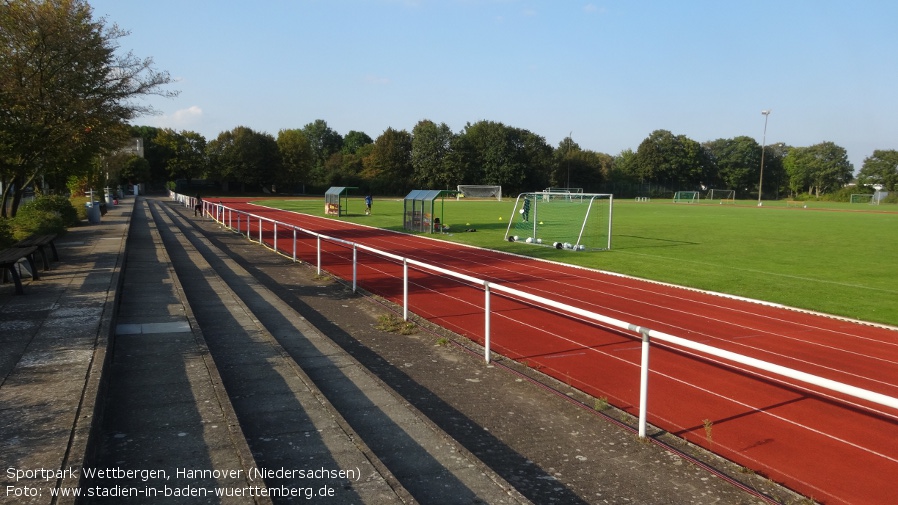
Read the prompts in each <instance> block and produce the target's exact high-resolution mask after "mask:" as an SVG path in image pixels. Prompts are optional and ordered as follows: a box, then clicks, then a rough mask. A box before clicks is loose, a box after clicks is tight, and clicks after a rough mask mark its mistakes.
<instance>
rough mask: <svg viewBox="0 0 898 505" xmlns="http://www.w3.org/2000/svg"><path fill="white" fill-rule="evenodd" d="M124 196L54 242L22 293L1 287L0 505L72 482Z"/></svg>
mask: <svg viewBox="0 0 898 505" xmlns="http://www.w3.org/2000/svg"><path fill="white" fill-rule="evenodd" d="M133 202H134V201H133V200H129V201H126V202H124V204H123V205H120V206H118V207H116V208H114V209H111V210H110V212H109V213H107V215H106V216H104V217H103V219H102V221H101V223H99V224H95V225H90V226H87V225H86V226H82V227H78V228H73V229H72V230H71V231H69V232H67V233H66V234H65V235H63V236H62V237H60V238H58V239H57V241H56V246H57V249H58V251H59V258H60V261H59V262H58V263H53V264H52V265H51V270H50V271H48V272H41V275H40V280H38V281H33V282H29V281H28V280H27V277H26V278H25V280H24V283H25V294H24V295H14V294H13V293H14V290H13V285H12V284H3V285H0V380H2V382H0V434H2V435H0V460H2V461H0V463H2V465H3V470H4V471H3V474H2V476H0V486H2V487H0V503H50V502H51V501H52V500H53V498H52V496H51V494H52V492H53V490H56V489H61V488H74V487H76V486H77V485H78V480H79V477H80V469H81V462H82V459H83V456H84V454H85V453H86V452H87V450H88V447H87V442H88V436H89V433H90V430H91V426H92V416H93V413H94V407H95V404H96V402H97V397H98V391H99V390H100V378H101V371H102V369H103V367H104V365H105V363H106V349H107V343H108V342H109V338H110V335H111V331H112V328H111V324H112V320H113V313H114V311H115V301H116V296H117V291H118V290H119V289H120V287H121V280H122V266H123V260H124V252H125V243H126V239H127V234H128V226H129V221H130V217H131V213H130V207H131V205H132V204H133ZM8 469H12V476H11V475H10V473H11V472H10V470H8ZM70 502H71V500H59V501H58V502H57V503H70Z"/></svg>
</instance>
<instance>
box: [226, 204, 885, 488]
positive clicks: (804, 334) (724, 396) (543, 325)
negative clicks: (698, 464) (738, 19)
mask: <svg viewBox="0 0 898 505" xmlns="http://www.w3.org/2000/svg"><path fill="white" fill-rule="evenodd" d="M223 203H224V204H225V205H227V206H228V207H231V208H234V209H237V210H241V211H245V212H249V213H252V214H255V215H257V216H262V217H265V218H268V219H273V220H277V221H280V222H283V223H289V224H293V225H296V226H299V227H302V228H304V229H307V230H311V231H314V232H316V233H321V234H325V235H329V236H333V237H338V238H341V239H344V240H348V241H351V242H355V243H359V244H364V245H367V246H370V247H373V248H376V249H379V250H382V251H386V252H391V253H393V254H396V255H400V256H404V257H408V258H413V259H417V260H419V261H422V262H425V263H429V264H432V265H436V266H440V267H443V268H446V269H450V270H454V271H456V272H459V273H464V274H467V275H470V276H473V277H477V278H480V279H484V280H488V281H490V282H499V283H502V284H504V285H507V286H509V287H514V288H517V289H520V290H522V291H526V292H529V293H532V294H535V295H540V296H543V297H546V298H550V299H553V300H557V301H559V302H563V303H566V304H569V305H574V306H576V307H580V308H583V309H585V310H589V311H592V312H596V313H599V314H603V315H606V316H610V317H613V318H616V319H620V320H624V321H627V322H629V323H633V324H637V325H640V326H645V327H648V328H652V329H653V330H659V331H663V332H666V333H669V334H672V335H676V336H679V337H683V338H687V339H690V340H693V341H696V342H701V343H705V344H708V345H711V346H713V347H717V348H720V349H725V350H729V351H732V352H736V353H739V354H742V355H746V356H750V357H753V358H757V359H760V360H764V361H767V362H770V363H775V364H778V365H782V366H785V367H789V368H793V369H797V370H801V371H804V372H807V373H810V374H814V375H818V376H821V377H825V378H828V379H832V380H835V381H839V382H843V383H846V384H850V385H853V386H857V387H860V388H864V389H868V390H871V391H875V392H878V393H881V394H884V395H888V396H892V397H898V331H895V330H893V329H888V328H883V327H878V326H875V325H864V324H859V323H855V322H851V321H845V320H842V319H837V318H830V317H826V316H822V315H816V314H809V313H805V312H801V311H796V310H791V309H786V308H781V307H776V306H771V305H766V304H762V303H756V302H752V301H747V300H739V299H733V298H729V297H725V296H720V295H715V294H710V293H705V292H699V291H695V290H688V289H684V288H678V287H674V286H668V285H663V284H658V283H653V282H649V281H643V280H639V279H633V278H628V277H623V276H617V275H613V274H608V273H603V272H599V271H595V270H588V269H582V268H577V267H569V266H566V265H561V264H556V263H550V262H545V261H540V260H535V259H530V258H525V257H520V256H515V255H509V254H504V253H499V252H495V251H489V250H484V249H479V248H472V247H466V246H463V245H458V244H453V243H449V242H444V241H439V240H432V239H429V238H425V237H420V236H414V235H407V234H401V233H394V232H390V231H386V230H381V229H375V228H369V227H364V226H359V225H354V224H351V223H345V222H342V221H338V220H334V219H326V218H319V217H315V216H309V215H306V214H295V213H291V212H285V211H280V210H275V209H268V208H264V207H258V206H255V205H252V204H250V203H247V202H246V201H245V200H236V199H227V200H223ZM225 219H226V220H227V219H228V216H227V215H225ZM230 219H232V221H231V225H232V226H236V217H235V216H231V218H230ZM258 226H259V222H258V220H256V221H254V222H252V224H251V236H252V239H253V240H256V241H257V240H258V236H259V231H258V230H259V228H258ZM241 229H242V231H243V233H246V221H245V219H244V220H243V221H242V224H241ZM262 233H263V239H264V241H265V242H266V243H267V244H268V245H269V247H270V246H272V244H273V238H274V235H273V227H272V226H271V224H270V223H267V222H266V223H264V225H263V232H262ZM297 237H298V239H297V245H296V248H297V255H298V257H299V259H302V260H303V261H306V262H309V263H312V264H315V262H316V244H317V242H316V240H315V239H314V238H313V237H310V236H306V235H304V234H302V233H299V234H298V236H297ZM522 247H528V246H524V245H522ZM278 249H279V250H280V252H282V253H284V254H287V255H288V256H289V255H292V253H293V231H292V230H290V229H280V230H279V231H278ZM322 249H323V253H322V268H323V269H325V270H327V271H328V272H331V273H333V274H335V275H338V276H340V277H343V278H345V279H351V276H352V252H351V250H350V249H348V248H346V247H345V246H341V245H337V244H334V243H331V242H328V241H322ZM358 263H359V266H358V271H357V280H358V284H359V286H360V287H362V288H364V289H366V290H368V291H370V292H373V293H376V294H378V295H380V296H383V297H385V298H387V299H389V300H391V301H393V302H396V303H402V266H401V265H400V264H398V263H396V262H394V261H389V260H386V259H384V258H383V257H381V256H376V255H373V254H371V253H368V252H364V251H362V250H360V251H359V252H358ZM409 277H410V281H409V305H410V310H411V311H412V312H414V313H415V314H418V315H419V316H421V317H425V318H427V319H428V320H430V321H432V322H434V323H436V324H439V325H441V326H443V327H446V328H448V329H451V330H453V331H455V332H457V333H459V334H461V335H464V336H466V337H468V338H470V339H471V340H473V341H475V342H478V343H480V344H482V343H483V334H484V314H483V310H484V309H483V304H484V294H483V289H482V288H481V287H472V286H470V285H466V284H463V283H461V282H459V281H456V280H453V279H451V278H448V277H445V276H438V275H433V274H431V273H427V272H421V271H417V270H415V269H413V268H410V269H409ZM491 300H492V304H491V314H492V315H491V343H492V349H493V350H494V351H496V352H499V353H501V354H502V355H504V356H506V357H508V358H511V359H514V360H518V361H520V362H522V363H525V364H528V365H529V366H531V367H534V368H536V369H539V370H540V371H541V372H543V373H546V374H549V375H551V376H553V377H555V378H556V379H558V380H561V381H563V382H566V383H568V384H570V385H572V386H574V387H577V388H578V389H581V390H582V391H584V392H586V393H589V394H591V395H593V396H595V397H597V398H602V397H604V398H607V399H608V401H609V402H610V403H611V404H613V405H615V406H616V407H619V408H621V409H624V410H626V411H628V412H630V413H631V414H633V415H638V408H637V407H638V402H639V363H640V353H641V351H640V341H639V339H638V338H637V337H635V336H634V335H630V334H626V333H624V332H620V331H617V330H614V329H609V328H604V327H601V326H599V325H596V324H595V323H591V322H586V321H583V320H580V319H577V318H574V317H571V316H568V315H562V314H559V313H556V312H553V311H552V310H548V309H541V308H536V307H533V306H531V305H528V304H525V303H522V302H520V301H517V300H514V299H510V298H507V297H501V296H496V295H495V294H494V295H493V296H492V298H491ZM647 410H648V420H649V422H650V423H651V424H653V425H655V426H657V427H659V428H661V429H663V430H666V431H669V432H671V433H674V434H676V435H678V436H680V437H683V438H685V439H687V440H689V441H690V442H692V443H695V444H697V445H700V446H703V447H705V448H708V449H710V450H712V451H714V452H715V453H717V454H720V455H721V456H723V457H726V458H728V459H730V460H732V461H735V462H737V463H739V464H741V465H743V466H745V467H748V468H751V469H752V470H754V471H755V472H758V473H760V474H763V475H766V476H767V477H769V478H771V479H773V480H774V481H777V482H780V483H782V484H784V485H786V486H788V487H790V488H792V489H794V490H796V491H798V492H800V493H802V494H804V495H806V496H809V497H812V498H814V499H815V500H818V501H821V502H824V503H855V504H887V503H894V502H895V493H894V491H893V484H894V481H895V479H896V478H898V411H896V410H894V409H890V408H888V407H883V406H881V405H877V404H873V403H870V402H866V401H863V400H857V399H853V398H849V397H846V396H845V395H842V394H839V393H834V392H829V391H825V390H822V389H820V388H816V387H813V386H808V385H806V384H803V383H798V382H796V381H791V380H788V379H784V378H781V377H778V376H775V375H772V374H767V373H757V372H756V371H749V370H747V369H744V368H742V367H740V366H736V365H732V364H728V363H724V362H723V361H722V360H718V359H716V358H711V357H708V356H701V355H697V354H696V353H693V352H691V351H686V350H682V349H677V348H674V347H672V346H667V345H665V344H663V343H657V341H656V342H655V343H653V345H652V351H651V374H650V377H649V399H648V409H647ZM707 422H710V423H711V424H710V433H709V432H708V431H707V430H706V426H707Z"/></svg>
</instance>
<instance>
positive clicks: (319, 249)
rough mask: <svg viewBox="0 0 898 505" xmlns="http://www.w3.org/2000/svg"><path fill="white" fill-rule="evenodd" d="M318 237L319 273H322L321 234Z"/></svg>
mask: <svg viewBox="0 0 898 505" xmlns="http://www.w3.org/2000/svg"><path fill="white" fill-rule="evenodd" d="M317 237H318V275H321V235H317Z"/></svg>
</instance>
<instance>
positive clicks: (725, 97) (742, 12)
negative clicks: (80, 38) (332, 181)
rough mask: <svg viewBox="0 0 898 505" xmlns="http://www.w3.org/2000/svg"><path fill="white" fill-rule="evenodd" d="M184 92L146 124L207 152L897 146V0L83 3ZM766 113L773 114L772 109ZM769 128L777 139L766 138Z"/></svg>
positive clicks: (858, 154)
mask: <svg viewBox="0 0 898 505" xmlns="http://www.w3.org/2000/svg"><path fill="white" fill-rule="evenodd" d="M88 3H89V4H90V5H91V6H92V7H93V8H94V17H95V18H104V19H105V21H106V23H107V24H108V25H112V24H115V25H118V27H119V28H122V29H124V30H127V31H128V32H129V34H128V35H127V36H125V37H122V38H121V39H119V40H118V41H117V42H118V45H119V46H120V51H121V52H127V51H131V52H132V53H133V54H134V55H135V56H137V57H140V58H152V59H153V62H154V67H155V68H156V69H157V70H164V71H167V72H168V73H169V74H170V75H171V77H172V80H173V83H172V84H171V85H170V86H169V87H168V88H167V89H170V90H176V91H179V95H178V96H177V97H176V98H173V99H172V98H161V97H149V98H148V99H146V100H145V102H146V103H148V104H149V105H151V106H152V107H153V108H154V109H156V111H157V114H156V115H153V116H144V117H140V118H136V119H135V120H134V121H133V124H137V125H149V126H156V127H160V128H172V129H175V130H179V131H181V130H190V131H195V132H198V133H200V134H202V135H203V136H204V137H205V138H206V139H207V140H212V139H214V138H216V137H217V136H218V134H219V133H221V132H223V131H228V130H231V129H233V128H236V127H237V126H246V127H249V128H252V129H253V130H256V131H261V132H267V133H270V134H272V135H274V136H277V133H278V132H279V131H280V130H284V129H297V128H302V127H303V126H305V125H306V124H308V123H311V122H313V121H315V120H317V119H323V120H324V121H326V122H327V124H328V126H330V128H332V129H333V130H335V131H337V132H338V133H340V134H341V135H345V134H346V133H348V132H349V131H352V130H355V131H362V132H365V133H367V134H368V135H369V136H370V137H371V138H372V139H376V138H377V137H378V136H379V135H380V134H381V133H383V132H384V131H385V130H386V129H387V128H393V129H396V130H406V131H409V132H411V131H412V129H413V128H414V126H415V125H416V124H417V123H418V122H419V121H421V120H424V119H429V120H431V121H434V122H436V123H446V124H447V125H448V126H449V127H450V129H452V131H454V132H460V131H462V130H463V129H464V127H465V125H466V124H468V123H475V122H477V121H481V120H488V121H496V122H501V123H503V124H505V125H507V126H511V127H515V128H522V129H526V130H529V131H531V132H533V133H535V134H537V135H540V136H542V137H544V138H545V139H546V141H547V142H548V143H549V144H550V145H552V146H557V145H558V144H559V143H560V142H561V141H562V140H563V139H564V138H566V137H567V136H569V135H570V136H571V137H572V138H573V140H574V142H576V143H577V144H579V145H580V147H581V148H583V149H589V150H593V151H598V152H603V153H608V154H611V155H617V154H619V153H620V152H621V151H623V150H626V149H632V150H634V151H635V150H636V149H637V148H638V147H639V144H640V143H641V142H642V141H643V140H645V138H646V137H648V136H649V135H650V134H651V133H652V132H653V131H655V130H668V131H670V132H672V133H673V134H675V135H685V136H687V137H689V138H691V139H693V140H695V141H698V142H705V141H709V140H715V139H719V138H733V137H737V136H741V135H746V136H750V137H753V138H755V139H756V140H757V141H758V143H762V142H763V143H766V144H767V145H770V144H773V143H778V142H784V143H786V144H788V145H791V146H810V145H814V144H818V143H820V142H824V141H831V142H834V143H836V144H837V145H839V146H842V147H844V148H845V149H846V150H847V152H848V158H849V161H851V163H852V164H853V165H854V168H855V170H859V169H860V168H861V167H862V165H863V160H864V159H865V158H866V157H868V156H871V155H872V154H873V151H874V150H875V149H898V94H896V90H898V30H895V28H894V26H895V22H896V21H898V2H895V1H894V0H858V1H855V2H848V1H845V0H841V1H830V0H787V1H782V0H752V1H727V0H709V1H705V0H678V1H670V0H626V1H625V0H617V1H610V0H609V1H602V0H253V1H248V0H154V1H152V2H149V1H146V0H88ZM762 110H769V111H770V114H769V115H768V116H764V115H763V114H762V113H761V111H762ZM765 123H766V124H765Z"/></svg>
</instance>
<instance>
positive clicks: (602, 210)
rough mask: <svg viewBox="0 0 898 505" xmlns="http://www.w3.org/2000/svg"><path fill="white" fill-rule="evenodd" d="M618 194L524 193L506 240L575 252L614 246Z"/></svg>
mask: <svg viewBox="0 0 898 505" xmlns="http://www.w3.org/2000/svg"><path fill="white" fill-rule="evenodd" d="M613 209H614V195H612V194H609V193H558V192H549V191H543V192H538V193H521V194H520V195H518V197H517V199H516V200H515V206H514V210H513V211H512V215H511V218H509V220H508V228H507V229H506V231H505V240H507V241H509V242H518V241H520V242H524V243H527V244H533V245H542V246H546V247H555V248H557V249H568V250H575V251H585V250H608V249H611V233H612V221H613V212H614V211H613Z"/></svg>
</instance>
